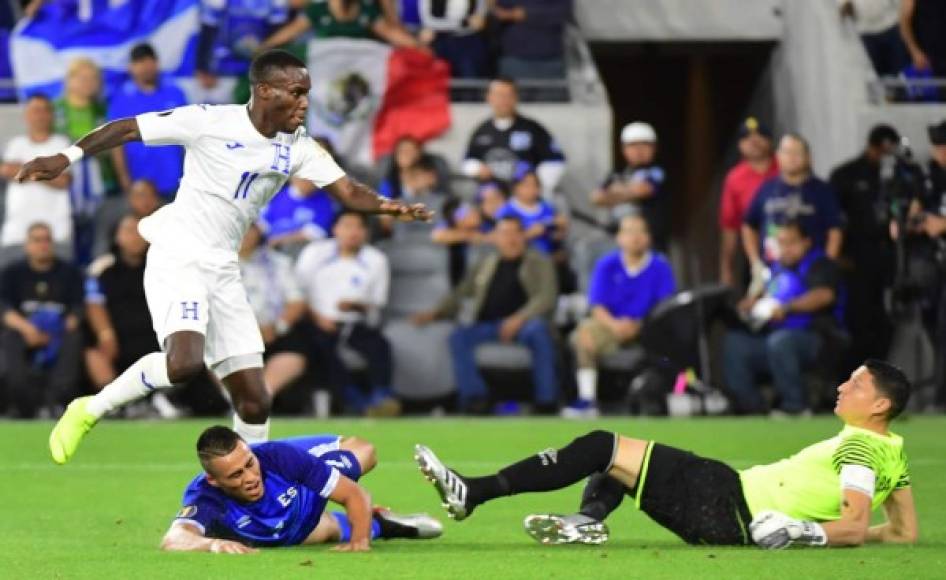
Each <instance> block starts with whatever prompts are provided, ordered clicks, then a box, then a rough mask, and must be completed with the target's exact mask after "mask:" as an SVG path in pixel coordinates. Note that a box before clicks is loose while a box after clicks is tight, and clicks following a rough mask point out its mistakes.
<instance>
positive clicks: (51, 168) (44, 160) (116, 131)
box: [14, 117, 141, 182]
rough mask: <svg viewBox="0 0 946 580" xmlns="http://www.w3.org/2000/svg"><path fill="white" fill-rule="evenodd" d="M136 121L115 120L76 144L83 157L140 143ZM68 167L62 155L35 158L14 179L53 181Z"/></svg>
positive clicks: (21, 180) (132, 118) (67, 162)
mask: <svg viewBox="0 0 946 580" xmlns="http://www.w3.org/2000/svg"><path fill="white" fill-rule="evenodd" d="M140 140H141V133H140V131H139V130H138V121H137V120H136V119H135V118H134V117H128V118H125V119H117V120H115V121H111V122H109V123H106V124H104V125H102V126H101V127H99V128H97V129H95V130H94V131H92V132H90V133H88V134H87V135H86V136H85V137H82V138H81V139H79V140H78V141H77V142H76V146H78V147H79V148H80V149H82V152H83V154H84V155H95V154H97V153H101V152H103V151H107V150H109V149H111V148H113V147H117V146H118V145H122V144H124V143H128V142H130V141H140ZM67 167H69V159H68V158H66V156H65V155H63V154H62V153H57V154H56V155H50V156H49V157H37V158H36V159H33V160H32V161H29V162H27V163H25V164H24V165H23V167H21V168H20V171H19V172H18V173H17V174H16V176H15V177H14V179H15V180H16V181H19V182H23V181H49V180H51V179H55V178H56V177H58V176H59V175H60V174H62V172H63V171H65V170H66V168H67Z"/></svg>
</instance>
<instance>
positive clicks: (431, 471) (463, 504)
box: [414, 445, 473, 521]
mask: <svg viewBox="0 0 946 580" xmlns="http://www.w3.org/2000/svg"><path fill="white" fill-rule="evenodd" d="M414 460H415V461H417V466H418V467H419V468H420V471H421V473H423V474H424V477H426V478H427V480H428V481H430V482H431V483H433V484H434V487H435V488H436V489H437V493H439V494H440V500H441V502H442V504H441V505H443V508H444V509H445V510H447V515H449V516H450V517H451V518H453V519H455V520H457V521H460V520H464V519H466V518H467V517H469V515H470V513H471V512H472V511H473V508H472V507H471V506H468V505H467V499H468V498H469V488H468V487H467V485H466V482H465V481H464V480H463V478H462V477H461V476H460V475H458V474H457V473H456V472H454V471H453V470H452V469H450V468H448V467H447V466H446V465H444V464H443V462H441V461H440V459H438V458H437V456H436V455H434V452H433V451H431V450H430V449H429V448H427V447H425V446H424V445H415V446H414Z"/></svg>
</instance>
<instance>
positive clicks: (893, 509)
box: [867, 487, 920, 544]
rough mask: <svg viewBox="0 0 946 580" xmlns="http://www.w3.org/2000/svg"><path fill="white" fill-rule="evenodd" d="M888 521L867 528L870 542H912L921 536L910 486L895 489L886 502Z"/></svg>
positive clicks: (885, 508) (885, 510) (885, 511)
mask: <svg viewBox="0 0 946 580" xmlns="http://www.w3.org/2000/svg"><path fill="white" fill-rule="evenodd" d="M884 513H885V514H886V515H887V521H886V522H884V523H882V524H880V525H878V526H871V528H870V529H869V530H867V541H868V542H884V543H889V544H912V543H914V542H916V541H917V538H919V535H920V530H919V526H918V524H917V518H916V505H915V504H914V503H913V491H912V489H911V488H909V487H905V488H903V489H898V490H895V491H894V492H893V493H891V494H890V496H889V497H888V498H887V501H885V502H884Z"/></svg>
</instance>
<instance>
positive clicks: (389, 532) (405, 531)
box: [374, 507, 443, 540]
mask: <svg viewBox="0 0 946 580" xmlns="http://www.w3.org/2000/svg"><path fill="white" fill-rule="evenodd" d="M374 517H375V520H377V522H378V524H380V526H381V537H382V538H384V539H394V538H404V539H408V540H431V539H433V538H439V537H440V536H442V535H443V524H441V523H440V522H439V521H437V520H436V519H434V518H432V517H430V516H429V515H427V514H398V513H395V512H392V511H391V510H390V509H388V508H382V507H376V508H374Z"/></svg>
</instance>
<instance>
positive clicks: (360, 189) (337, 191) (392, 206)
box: [323, 176, 433, 222]
mask: <svg viewBox="0 0 946 580" xmlns="http://www.w3.org/2000/svg"><path fill="white" fill-rule="evenodd" d="M323 189H325V190H326V191H328V192H329V194H331V195H332V196H333V197H334V198H335V199H337V200H338V201H339V202H341V204H342V205H344V206H345V207H347V208H348V209H353V210H355V211H360V212H364V213H380V214H386V215H392V216H394V217H396V218H397V219H399V220H402V221H422V222H424V221H430V220H431V218H432V217H433V212H431V211H430V210H429V209H427V208H426V207H425V206H424V204H422V203H415V204H413V205H407V204H405V203H402V202H400V201H397V200H393V199H388V198H386V197H383V196H382V195H380V194H379V193H378V192H376V191H375V190H373V189H371V188H370V187H368V186H367V185H365V184H364V183H360V182H358V181H355V180H354V179H352V178H350V177H348V176H345V177H342V178H341V179H339V180H337V181H335V182H334V183H330V184H329V185H326V186H325V187H324V188H323Z"/></svg>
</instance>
